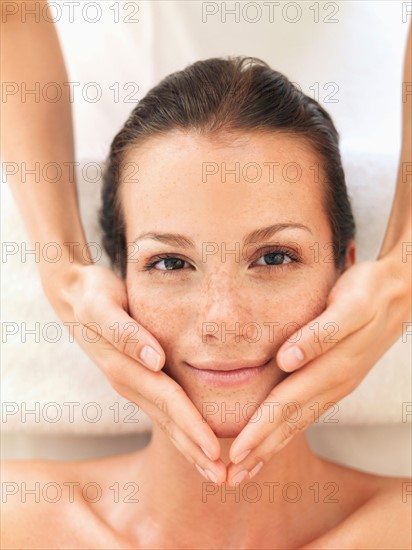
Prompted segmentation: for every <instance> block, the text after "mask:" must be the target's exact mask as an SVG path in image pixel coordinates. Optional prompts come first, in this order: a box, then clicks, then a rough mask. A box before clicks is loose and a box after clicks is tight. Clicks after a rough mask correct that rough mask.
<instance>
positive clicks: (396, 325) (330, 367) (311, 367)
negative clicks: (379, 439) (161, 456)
mask: <svg viewBox="0 0 412 550" xmlns="http://www.w3.org/2000/svg"><path fill="white" fill-rule="evenodd" d="M401 253H402V251H401V247H398V248H397V249H396V252H394V253H393V254H391V255H388V256H386V257H384V258H381V259H379V260H377V261H375V262H361V263H359V264H355V265H354V266H352V267H350V268H349V269H347V271H345V272H344V273H343V274H342V276H341V277H340V278H339V279H338V280H337V282H336V284H335V286H334V287H333V288H332V291H331V293H330V294H329V297H328V302H327V308H326V309H325V310H324V312H323V313H322V314H321V315H320V316H319V317H317V318H316V319H314V320H313V321H311V322H310V323H308V324H307V325H305V326H304V327H302V329H301V330H302V332H301V336H300V338H299V340H298V341H297V342H296V343H294V344H291V343H290V342H289V341H287V342H286V343H285V344H283V345H282V347H281V348H280V349H279V351H278V353H277V357H276V359H277V364H278V366H279V367H280V368H282V369H283V370H285V371H286V372H292V374H290V375H289V376H288V377H287V378H286V379H284V380H283V381H282V382H281V383H280V384H279V385H277V386H276V387H275V388H274V389H273V390H272V391H271V393H270V394H269V395H268V397H267V399H266V400H265V401H264V402H263V403H262V404H261V405H260V407H259V409H258V410H257V416H256V418H255V421H253V417H252V418H251V420H250V421H249V423H248V424H247V425H246V426H245V428H244V429H243V430H242V432H241V433H240V434H239V435H238V437H237V438H236V439H235V441H234V442H233V444H232V447H231V450H230V459H231V461H232V463H233V464H231V465H230V467H229V470H228V481H229V483H233V484H234V481H233V478H234V476H235V475H237V474H239V472H242V471H245V472H246V473H245V474H244V479H249V478H250V476H249V475H248V474H249V472H250V471H251V470H253V468H255V467H256V466H257V465H258V464H259V463H260V462H263V465H264V464H265V463H266V462H267V461H269V460H270V459H271V458H272V457H273V456H274V455H275V454H276V453H277V452H278V451H279V450H280V449H282V447H284V446H285V445H287V443H288V442H289V441H291V439H292V438H293V436H294V435H295V434H297V433H300V432H301V431H302V430H304V429H305V428H307V427H308V426H309V425H310V424H312V423H313V422H315V421H318V419H319V416H321V415H322V414H323V413H324V412H325V411H326V410H328V409H331V410H330V411H329V413H328V414H327V415H325V417H324V418H323V421H325V422H327V421H330V422H337V421H338V419H339V412H338V406H337V405H336V402H337V401H339V400H340V399H342V398H343V397H344V396H346V395H347V394H349V393H350V392H351V391H353V390H354V389H355V388H356V387H357V386H358V384H359V383H360V382H361V380H362V379H363V378H364V377H365V376H366V374H367V373H368V371H369V370H370V369H371V368H372V366H373V365H374V363H375V362H376V361H377V360H378V359H379V358H380V357H381V356H382V355H383V354H384V353H385V352H386V351H387V349H388V348H389V347H390V346H391V345H392V344H393V343H394V342H395V341H396V340H397V339H398V338H399V337H400V336H401V334H402V332H403V330H405V329H406V323H407V322H408V320H409V319H410V317H411V300H412V296H411V287H410V282H409V277H408V273H409V274H410V259H409V262H406V261H405V262H402V258H401ZM404 259H405V258H404ZM328 323H334V325H330V324H329V325H328ZM333 326H336V328H337V331H336V333H335V334H334V335H333V337H331V336H330V335H331V327H333ZM297 335H298V333H295V335H292V336H291V337H290V339H289V340H295V337H296V336H297ZM330 340H334V341H332V342H331V341H330ZM292 402H293V403H294V404H292V405H291V403H292ZM288 404H289V405H288ZM256 419H258V420H257V421H256ZM320 421H321V422H322V419H321V420H320ZM248 450H250V453H248V454H247V456H246V458H244V459H243V460H242V461H241V462H240V463H238V464H236V462H237V457H238V456H241V455H242V454H243V453H245V452H246V451H248ZM258 469H260V468H258ZM239 477H241V476H238V478H239ZM238 478H237V479H238ZM235 481H236V480H235Z"/></svg>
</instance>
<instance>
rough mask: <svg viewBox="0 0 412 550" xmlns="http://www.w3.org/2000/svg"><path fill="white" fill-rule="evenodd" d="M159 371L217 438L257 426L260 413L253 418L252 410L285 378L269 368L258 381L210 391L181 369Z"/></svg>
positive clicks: (275, 367)
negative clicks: (181, 392) (253, 423)
mask: <svg viewBox="0 0 412 550" xmlns="http://www.w3.org/2000/svg"><path fill="white" fill-rule="evenodd" d="M163 371H164V372H165V373H166V374H167V375H168V376H170V377H171V378H172V379H173V380H175V381H176V382H177V383H178V384H179V385H180V386H181V387H182V388H183V390H184V391H185V393H186V394H187V396H188V397H189V399H190V400H191V401H192V403H193V404H194V406H195V407H196V409H197V410H198V411H199V412H200V414H201V415H202V418H203V420H204V421H205V422H207V424H208V425H209V426H210V428H211V429H212V431H213V432H214V434H215V435H216V437H218V438H235V437H237V436H238V435H239V433H240V432H241V431H242V430H243V428H244V427H245V426H246V424H247V423H248V422H249V420H250V419H252V421H256V422H257V421H258V420H259V418H260V417H261V416H262V414H263V413H262V412H258V413H257V414H256V415H255V412H256V409H258V407H259V405H260V404H261V403H262V402H263V401H264V400H265V399H266V398H267V397H268V395H269V393H270V392H271V390H272V389H273V388H274V387H275V386H277V385H278V384H279V383H280V382H281V380H283V379H284V378H286V377H287V376H288V375H289V374H288V373H285V372H284V371H282V370H280V369H279V368H278V367H277V366H273V365H272V367H271V368H270V369H268V370H267V371H265V372H264V373H263V374H262V375H261V376H260V377H259V378H256V379H254V380H253V381H250V382H248V383H246V384H242V385H241V386H238V387H213V386H209V385H208V384H204V383H201V382H199V381H198V380H195V379H193V377H192V376H190V373H188V371H187V369H184V368H183V369H180V368H178V367H177V368H176V367H175V366H171V365H170V364H166V365H165V367H164V369H163ZM279 413H280V411H279ZM274 414H276V412H275V413H274ZM254 415H255V416H254Z"/></svg>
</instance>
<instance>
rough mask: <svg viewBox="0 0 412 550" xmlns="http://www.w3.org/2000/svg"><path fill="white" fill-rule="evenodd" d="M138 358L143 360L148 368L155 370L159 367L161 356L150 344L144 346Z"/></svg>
mask: <svg viewBox="0 0 412 550" xmlns="http://www.w3.org/2000/svg"><path fill="white" fill-rule="evenodd" d="M140 359H141V360H142V361H143V363H144V364H145V365H146V366H148V367H149V369H152V370H155V371H157V370H158V369H159V365H160V359H161V357H160V355H159V354H158V353H157V351H156V350H154V349H153V348H151V347H150V346H144V348H143V349H142V351H141V352H140Z"/></svg>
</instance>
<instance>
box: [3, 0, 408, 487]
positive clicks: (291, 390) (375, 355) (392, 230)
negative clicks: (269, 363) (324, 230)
mask: <svg viewBox="0 0 412 550" xmlns="http://www.w3.org/2000/svg"><path fill="white" fill-rule="evenodd" d="M41 1H42V2H45V0H41ZM14 4H15V5H16V6H17V5H18V2H15V3H14ZM30 4H33V5H35V4H36V2H26V7H27V9H28V10H29V9H30V7H33V6H30ZM33 21H34V18H28V19H27V21H26V22H25V23H24V24H23V23H21V21H20V17H19V12H18V11H17V14H16V15H12V14H11V15H10V16H8V17H7V22H6V23H2V31H3V42H2V46H3V48H2V56H3V58H2V70H3V78H4V80H5V81H10V82H21V81H25V82H26V83H27V88H30V87H33V86H34V84H33V83H35V82H38V83H40V86H42V85H43V84H45V83H48V82H50V81H53V82H56V83H60V88H61V90H63V94H62V99H61V101H58V102H56V103H47V102H45V101H43V100H41V101H40V102H39V103H37V102H30V101H27V102H22V101H21V96H20V94H18V93H17V94H14V95H13V94H12V95H10V96H8V99H7V102H6V103H5V104H4V105H3V106H2V115H3V116H2V135H4V136H7V140H6V139H5V140H3V142H2V152H1V154H2V160H3V161H4V162H5V163H7V162H9V163H17V165H18V164H19V163H20V162H22V161H23V160H24V161H25V162H26V163H27V164H28V165H32V164H34V163H35V162H38V163H40V165H42V166H44V165H45V164H46V163H48V162H54V163H56V162H57V163H59V164H60V165H61V166H64V163H73V162H74V148H73V131H72V119H71V112H70V102H69V96H68V87H66V86H64V84H63V83H64V82H66V81H68V80H69V78H68V75H67V73H66V69H65V66H64V61H63V57H62V55H61V51H60V46H59V42H58V38H57V34H56V32H55V29H54V26H53V25H52V24H50V23H48V22H45V21H41V22H40V23H34V22H33ZM410 67H411V33H410V32H409V37H408V45H407V48H406V55H405V63H404V75H403V81H404V83H408V82H411V81H412V77H411V68H410ZM403 99H404V101H403V104H402V113H403V119H402V122H403V124H402V151H401V155H400V163H399V170H398V177H397V185H396V193H395V197H394V202H393V207H392V212H391V216H390V220H389V224H388V228H387V233H386V236H385V239H384V242H383V243H382V248H381V251H380V254H379V256H378V258H377V259H376V260H374V261H369V262H362V263H359V264H356V265H353V266H352V267H350V268H349V269H347V270H346V271H345V273H344V274H343V275H342V277H341V278H339V280H338V282H337V284H336V285H332V286H331V287H330V289H329V290H330V292H329V295H328V296H327V297H325V304H326V310H325V311H323V310H322V312H321V313H320V315H318V316H317V313H316V312H314V313H313V315H314V317H312V318H310V317H308V318H307V320H306V321H305V323H306V324H305V325H304V327H303V329H302V337H301V339H300V340H299V347H300V348H301V351H302V353H303V356H304V359H303V363H301V364H300V366H299V367H296V366H295V367H294V368H298V370H297V372H296V373H295V376H293V377H292V376H291V377H289V378H288V379H287V380H285V382H284V384H282V385H279V387H277V388H276V389H275V390H274V392H275V393H274V394H273V395H271V396H270V397H269V399H270V400H274V401H280V402H283V403H287V402H290V401H298V402H299V403H300V404H301V407H302V417H301V419H300V420H299V422H297V423H296V424H295V425H294V426H293V427H294V431H291V430H290V426H288V424H287V423H285V422H284V420H283V418H282V417H281V416H280V415H279V416H277V417H276V421H275V422H270V421H268V417H267V416H265V414H262V416H261V420H260V421H259V422H255V423H249V424H247V425H245V427H244V430H242V431H241V432H240V433H239V436H238V437H237V438H236V439H235V440H234V441H233V446H232V448H231V450H230V460H231V462H232V463H233V464H232V465H231V466H230V468H229V470H227V471H225V470H224V468H223V465H222V464H221V468H220V471H219V475H221V476H226V479H227V481H228V482H229V483H230V482H231V481H232V478H233V476H234V475H236V474H237V473H238V472H239V471H242V470H244V469H247V470H248V471H249V470H250V469H251V468H252V467H253V465H254V464H255V463H256V460H257V457H259V456H260V455H262V454H265V456H268V457H269V456H274V455H275V454H276V453H277V452H278V451H279V450H280V449H281V448H282V447H283V446H284V445H285V444H287V443H288V441H290V440H291V438H293V435H294V433H299V432H300V431H302V430H303V429H305V428H306V427H307V426H308V425H309V424H310V423H312V422H313V421H314V417H313V411H312V409H311V404H312V403H313V402H317V403H319V408H320V410H322V411H323V410H324V409H325V407H326V406H327V403H330V402H332V403H333V402H337V401H339V400H340V399H341V398H342V397H344V396H345V395H347V394H348V393H350V392H351V391H352V390H353V389H354V388H355V387H356V386H357V385H358V384H359V383H360V382H361V380H362V379H363V378H364V377H365V376H366V374H367V373H368V372H369V370H370V369H371V368H372V366H373V365H374V364H375V363H376V361H377V360H378V359H379V358H380V357H381V356H382V355H383V354H384V353H385V352H386V351H387V349H388V348H389V347H390V346H391V345H392V344H393V343H394V342H395V341H396V340H397V339H398V338H399V337H400V336H401V334H402V330H403V326H404V324H405V323H407V322H408V321H409V319H410V316H411V311H410V303H411V287H410V274H411V261H410V259H411V255H407V256H406V261H402V259H403V253H404V245H405V243H409V242H410V233H411V211H410V208H409V205H410V202H411V185H410V177H409V178H408V177H406V178H405V176H404V167H405V165H406V163H410V162H411V150H412V139H411V120H412V98H411V95H410V94H409V95H408V94H407V93H405V94H404V97H403ZM20 121H21V123H20ZM33 136H36V139H33ZM7 180H8V183H9V185H10V187H11V189H12V192H13V195H14V197H15V199H16V202H17V204H18V206H19V209H20V212H21V215H22V217H23V219H24V222H25V224H26V227H27V231H28V235H29V236H30V240H31V241H32V242H39V243H40V246H43V245H44V244H45V243H48V242H50V241H53V242H56V243H59V244H60V245H61V249H62V250H63V251H64V253H63V256H62V260H61V261H60V262H58V263H53V264H50V263H40V264H39V273H40V277H41V281H42V284H43V288H44V291H45V293H46V295H47V297H48V299H49V300H50V303H51V304H52V306H53V307H54V308H55V310H56V312H57V313H58V315H59V316H60V318H61V319H62V320H63V321H64V322H66V323H68V322H70V323H80V325H79V326H76V328H75V329H74V336H75V338H76V340H77V342H78V343H79V345H80V346H81V347H82V348H83V349H84V350H85V351H86V353H88V355H89V356H90V357H91V358H92V359H93V361H94V362H95V363H96V364H97V365H98V367H99V368H100V369H101V370H102V372H103V373H104V375H105V376H106V377H107V378H108V380H109V381H110V383H111V384H112V385H113V387H114V388H122V393H123V394H125V395H127V396H128V398H129V399H130V400H131V401H133V402H135V403H137V404H138V405H139V406H141V407H142V408H143V409H145V407H146V409H148V408H149V406H150V409H151V414H152V416H153V417H154V418H156V419H157V421H158V422H160V423H162V424H163V425H165V424H167V425H168V426H169V432H170V436H171V441H173V442H175V441H177V440H179V442H180V447H179V448H180V450H181V451H182V453H183V455H184V456H185V457H186V458H187V459H188V460H189V461H191V462H194V461H195V459H197V458H198V453H199V449H202V448H203V449H206V453H204V454H203V455H202V456H203V459H205V458H207V456H210V457H212V459H213V460H214V461H218V460H219V457H220V453H221V448H220V444H219V441H218V439H217V438H216V435H215V434H214V433H213V430H212V429H211V428H210V426H209V425H208V424H207V423H204V422H202V421H201V420H200V414H199V412H198V411H197V410H196V407H195V406H194V405H193V403H192V401H191V399H190V398H189V397H188V395H187V394H186V392H184V391H179V392H177V393H176V392H174V390H176V389H177V384H176V382H175V381H174V380H172V379H171V378H170V377H169V376H167V375H166V376H165V377H162V378H161V379H160V378H159V377H158V380H157V382H158V383H157V385H153V383H152V381H153V372H151V371H150V370H149V369H148V367H150V365H148V364H147V363H144V362H143V361H142V359H141V357H140V354H141V352H142V350H143V348H144V347H145V346H146V345H150V346H151V347H152V348H154V349H156V350H157V351H158V353H159V356H160V358H159V361H158V362H157V367H156V368H157V369H159V368H163V367H164V365H165V361H166V353H165V352H166V350H165V349H163V347H162V345H161V342H159V341H158V340H157V338H156V335H155V334H153V333H152V332H151V331H150V327H149V326H146V325H145V324H144V323H139V322H137V321H136V319H137V320H139V315H138V312H136V314H135V315H134V316H131V315H129V312H130V307H131V305H130V304H129V296H128V288H127V287H126V284H125V282H124V281H122V280H121V279H120V278H119V277H118V276H117V275H116V274H115V273H114V272H112V271H111V270H108V269H106V268H103V267H101V266H99V265H94V264H91V263H90V262H87V261H85V259H84V257H83V256H82V255H79V254H78V252H79V251H80V250H82V249H83V248H84V247H85V246H86V248H87V240H86V236H85V234H84V230H83V227H82V224H81V219H80V215H79V209H78V204H77V196H76V187H75V182H74V181H73V180H70V179H69V178H68V173H67V171H65V170H63V171H62V179H61V181H60V182H58V183H56V182H52V183H50V182H48V181H43V180H41V181H40V182H37V183H36V182H34V181H32V182H30V185H24V186H23V185H22V184H21V181H20V180H21V177H20V173H17V174H9V175H8V177H7ZM67 242H71V243H73V242H76V243H78V247H76V248H75V254H74V257H70V255H69V251H68V248H67V246H66V245H65V244H64V243H67ZM96 293H98V295H99V300H96V299H95V296H96ZM360 306H362V307H360ZM153 307H155V304H153ZM331 319H332V320H333V322H335V323H336V324H337V325H338V326H339V338H338V342H334V343H330V344H327V343H325V338H324V336H325V334H323V333H322V332H321V334H320V338H319V343H316V342H315V343H314V339H313V331H311V330H310V328H309V327H310V326H312V325H313V324H314V323H317V324H318V325H319V326H320V327H321V330H322V327H324V325H325V323H326V322H329V321H330V320H331ZM90 322H93V323H98V325H99V326H100V327H101V329H102V332H103V336H104V338H101V339H100V340H99V343H98V345H92V344H90V343H89V342H86V341H85V340H84V339H83V338H82V325H85V324H87V323H90ZM113 322H117V323H119V325H120V327H126V326H128V324H129V323H131V325H129V326H132V327H134V330H132V332H135V331H136V330H138V334H139V341H138V343H130V342H127V336H128V331H124V333H123V334H122V333H121V337H120V338H119V339H118V340H115V339H114V335H113V331H112V330H110V327H111V326H112V325H113ZM377 333H379V334H380V335H381V337H380V338H379V341H378V342H376V334H377ZM291 336H292V335H291ZM287 347H290V344H289V343H288V342H284V343H283V344H282V345H280V346H278V347H277V349H276V348H274V349H273V350H272V351H273V352H275V351H276V360H277V365H278V367H279V369H283V370H284V371H286V370H287V369H286V363H285V359H284V356H283V351H286V348H287ZM302 367H303V368H302ZM289 370H291V369H290V366H289ZM131 372H133V376H130V373H131ZM171 396H173V397H171ZM164 404H166V405H167V407H166V406H165V405H164ZM263 411H264V412H266V413H267V411H268V408H267V407H263ZM176 434H179V435H180V437H177V435H176ZM248 450H250V452H249V454H248V456H247V457H246V459H245V460H244V461H243V462H242V463H240V464H236V465H235V464H234V463H235V462H236V461H237V457H238V456H241V455H244V453H245V452H246V451H248ZM217 463H218V462H217ZM219 479H220V478H219Z"/></svg>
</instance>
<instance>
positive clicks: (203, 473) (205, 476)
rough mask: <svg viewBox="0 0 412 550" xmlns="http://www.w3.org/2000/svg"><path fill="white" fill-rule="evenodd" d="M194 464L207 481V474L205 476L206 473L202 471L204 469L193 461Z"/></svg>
mask: <svg viewBox="0 0 412 550" xmlns="http://www.w3.org/2000/svg"><path fill="white" fill-rule="evenodd" d="M195 466H196V468H197V469H198V471H199V472H200V473H201V474H202V476H203V477H204V478H205V479H207V480H208V481H209V478H208V476H207V473H206V472H205V471H204V469H203V468H201V467H200V466H199V464H196V463H195Z"/></svg>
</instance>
